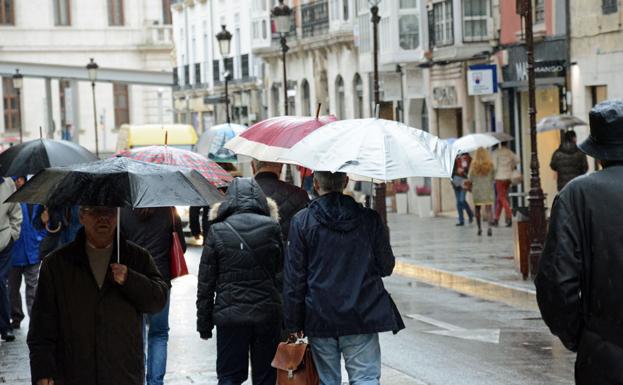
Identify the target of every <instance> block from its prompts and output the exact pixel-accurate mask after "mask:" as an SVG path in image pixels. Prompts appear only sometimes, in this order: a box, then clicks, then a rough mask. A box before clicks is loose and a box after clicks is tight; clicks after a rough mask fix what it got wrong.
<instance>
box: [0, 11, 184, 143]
mask: <svg viewBox="0 0 623 385" xmlns="http://www.w3.org/2000/svg"><path fill="white" fill-rule="evenodd" d="M2 4H3V7H2V8H3V11H2V12H0V47H2V50H1V52H0V63H2V62H7V63H16V64H15V66H16V69H19V63H31V64H37V65H40V67H41V73H42V74H41V76H39V77H25V78H24V85H23V89H22V90H21V92H20V97H19V98H18V97H17V90H15V89H14V88H13V85H12V81H11V74H7V73H3V74H2V76H3V77H2V87H0V95H2V98H0V103H1V104H0V108H1V109H2V111H3V115H4V119H2V120H0V131H1V132H3V136H4V137H5V140H11V139H10V138H11V137H16V136H17V135H18V131H19V127H22V131H23V134H24V138H25V139H30V138H38V137H39V135H40V133H39V127H42V132H43V136H47V137H51V138H64V139H69V140H74V141H77V142H79V143H80V144H82V145H84V146H85V147H87V148H88V149H91V150H94V147H95V134H94V132H95V130H94V124H95V123H94V117H93V114H94V112H93V97H92V92H91V91H92V90H91V84H90V82H89V81H88V80H87V81H78V80H75V79H73V80H72V78H73V77H72V76H69V77H68V79H63V78H57V77H46V75H45V74H46V72H47V71H46V68H45V66H47V65H52V66H54V65H57V66H77V67H79V68H81V70H82V68H84V67H85V66H86V65H87V63H89V59H90V58H93V59H94V60H95V62H96V63H97V64H98V65H99V67H100V69H120V70H122V69H127V70H139V71H140V70H142V71H156V72H170V71H171V68H172V67H173V65H172V64H173V62H172V58H171V50H172V48H173V44H172V42H173V40H172V34H171V14H170V0H134V1H127V0H108V1H101V2H88V1H76V0H53V1H47V0H46V1H44V0H31V1H19V0H13V1H3V2H2ZM84 71H85V73H86V69H85V70H84ZM95 99H96V108H97V111H96V115H97V118H96V120H97V125H98V132H99V147H100V153H111V152H112V151H114V149H115V144H116V129H118V128H119V126H120V125H121V124H123V123H134V124H143V123H145V124H146V123H163V124H164V123H170V122H171V121H172V116H173V114H172V112H173V111H172V99H171V88H170V86H162V87H159V86H145V85H133V84H132V81H131V80H128V81H127V82H96V87H95ZM48 111H51V112H48ZM48 115H51V116H48Z"/></svg>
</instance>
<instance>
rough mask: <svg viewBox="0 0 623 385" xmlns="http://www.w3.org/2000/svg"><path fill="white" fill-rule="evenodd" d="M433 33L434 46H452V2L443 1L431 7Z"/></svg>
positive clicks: (448, 0)
mask: <svg viewBox="0 0 623 385" xmlns="http://www.w3.org/2000/svg"><path fill="white" fill-rule="evenodd" d="M433 23H434V25H433V33H434V35H433V36H434V39H435V41H434V43H435V45H436V46H444V45H452V44H454V26H453V24H452V23H453V19H452V1H451V0H444V1H442V2H439V3H435V4H434V5H433Z"/></svg>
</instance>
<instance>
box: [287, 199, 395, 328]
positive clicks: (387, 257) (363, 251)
mask: <svg viewBox="0 0 623 385" xmlns="http://www.w3.org/2000/svg"><path fill="white" fill-rule="evenodd" d="M394 264H395V258H394V255H393V252H392V249H391V246H390V244H389V237H388V235H387V231H386V230H385V228H384V226H383V223H382V221H381V218H380V216H379V215H378V214H377V213H376V212H375V211H373V210H370V209H366V208H363V207H362V206H361V205H359V204H358V203H357V202H355V200H354V199H353V198H351V197H349V196H346V195H343V194H339V193H331V194H327V195H324V196H322V197H320V198H318V199H315V200H314V201H313V202H312V203H311V204H310V206H309V207H308V208H306V209H303V210H302V211H300V212H299V213H298V214H296V215H295V216H294V218H293V219H292V224H291V227H290V236H289V238H288V247H287V249H286V258H285V262H284V283H283V301H284V319H285V326H286V329H287V330H288V331H291V332H293V331H298V330H303V331H305V334H306V335H308V336H311V337H338V336H345V335H352V334H369V333H377V332H384V331H394V332H397V331H398V330H400V329H403V328H404V324H403V323H402V319H401V318H400V315H399V314H398V313H397V311H396V308H395V305H394V304H393V301H392V300H391V298H390V296H389V294H388V293H387V291H386V290H385V288H384V286H383V280H382V279H381V277H386V276H388V275H390V274H391V273H392V271H393V269H394Z"/></svg>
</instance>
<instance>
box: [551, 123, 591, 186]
mask: <svg viewBox="0 0 623 385" xmlns="http://www.w3.org/2000/svg"><path fill="white" fill-rule="evenodd" d="M576 141H577V137H576V134H575V132H574V131H567V132H565V135H564V139H563V142H562V144H561V145H560V147H559V148H558V149H557V150H556V151H554V155H552V160H551V162H550V164H549V166H550V167H551V169H552V170H554V171H556V181H557V183H558V191H561V190H562V189H563V188H564V187H565V186H566V185H567V183H569V182H570V181H571V180H573V179H574V178H577V177H578V176H580V175H584V174H586V172H587V171H588V161H587V160H586V155H585V154H584V153H583V152H582V151H580V149H579V148H578V146H577V144H576Z"/></svg>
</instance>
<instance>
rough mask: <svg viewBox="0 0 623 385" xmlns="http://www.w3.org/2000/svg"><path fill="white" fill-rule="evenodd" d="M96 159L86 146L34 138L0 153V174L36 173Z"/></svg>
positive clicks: (19, 174) (20, 174)
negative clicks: (45, 169)
mask: <svg viewBox="0 0 623 385" xmlns="http://www.w3.org/2000/svg"><path fill="white" fill-rule="evenodd" d="M95 160H97V157H96V156H95V155H94V154H93V153H91V152H90V151H89V150H87V149H86V148H84V147H82V146H80V145H79V144H77V143H74V142H70V141H67V140H52V139H34V140H29V141H28V142H24V143H22V144H18V145H16V146H12V147H10V148H8V149H7V150H6V151H4V152H2V153H0V173H2V176H22V175H32V174H36V173H38V172H39V171H41V170H43V169H44V168H48V167H61V166H69V165H72V164H77V163H86V162H92V161H95Z"/></svg>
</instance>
